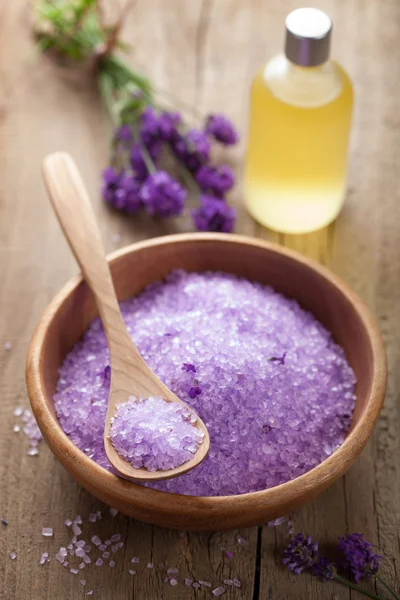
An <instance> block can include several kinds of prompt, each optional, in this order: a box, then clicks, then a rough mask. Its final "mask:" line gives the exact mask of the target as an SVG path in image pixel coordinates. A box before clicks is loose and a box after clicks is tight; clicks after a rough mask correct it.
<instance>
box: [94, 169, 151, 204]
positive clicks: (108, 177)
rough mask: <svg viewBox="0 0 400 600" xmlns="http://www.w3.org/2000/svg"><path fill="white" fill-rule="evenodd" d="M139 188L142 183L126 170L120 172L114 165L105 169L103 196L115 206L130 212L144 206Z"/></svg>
mask: <svg viewBox="0 0 400 600" xmlns="http://www.w3.org/2000/svg"><path fill="white" fill-rule="evenodd" d="M139 189H140V183H139V182H138V181H137V180H136V179H135V178H134V177H132V176H131V175H128V174H127V173H126V172H124V171H122V172H121V173H118V171H117V170H116V169H114V168H113V167H109V168H107V169H104V171H103V188H102V194H103V198H104V200H105V201H106V202H108V203H109V204H111V205H112V206H114V208H117V209H120V210H125V211H126V212H128V213H130V214H134V213H136V212H137V211H138V210H139V209H140V208H141V207H142V201H141V199H140V198H139Z"/></svg>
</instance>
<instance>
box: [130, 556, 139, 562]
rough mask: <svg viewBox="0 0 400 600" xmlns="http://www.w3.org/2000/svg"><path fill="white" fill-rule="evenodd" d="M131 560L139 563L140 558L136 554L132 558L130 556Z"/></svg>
mask: <svg viewBox="0 0 400 600" xmlns="http://www.w3.org/2000/svg"><path fill="white" fill-rule="evenodd" d="M131 562H132V563H139V562H140V558H137V556H134V557H133V558H131Z"/></svg>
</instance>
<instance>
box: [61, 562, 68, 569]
mask: <svg viewBox="0 0 400 600" xmlns="http://www.w3.org/2000/svg"><path fill="white" fill-rule="evenodd" d="M68 564H69V563H68V561H67V560H64V562H63V563H62V566H63V567H65V568H67V567H68Z"/></svg>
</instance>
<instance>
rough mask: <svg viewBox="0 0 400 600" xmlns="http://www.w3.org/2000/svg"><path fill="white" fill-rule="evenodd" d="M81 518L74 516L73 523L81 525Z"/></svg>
mask: <svg viewBox="0 0 400 600" xmlns="http://www.w3.org/2000/svg"><path fill="white" fill-rule="evenodd" d="M82 522H83V521H82V517H81V515H76V517H75V519H74V523H78V525H82Z"/></svg>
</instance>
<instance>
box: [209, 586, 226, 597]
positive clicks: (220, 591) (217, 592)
mask: <svg viewBox="0 0 400 600" xmlns="http://www.w3.org/2000/svg"><path fill="white" fill-rule="evenodd" d="M225 591H226V588H224V587H222V586H220V587H217V588H215V589H214V590H213V591H212V592H211V593H212V595H213V596H215V597H218V596H222V594H225Z"/></svg>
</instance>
